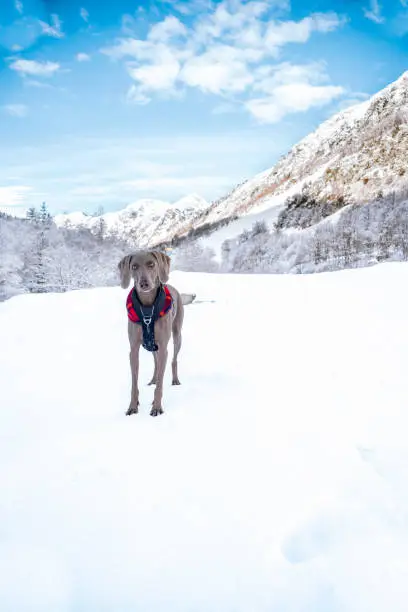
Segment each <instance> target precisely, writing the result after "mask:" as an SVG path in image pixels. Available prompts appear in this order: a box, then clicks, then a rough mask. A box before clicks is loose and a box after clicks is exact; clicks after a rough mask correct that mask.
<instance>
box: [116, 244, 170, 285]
mask: <svg viewBox="0 0 408 612" xmlns="http://www.w3.org/2000/svg"><path fill="white" fill-rule="evenodd" d="M118 268H119V273H120V284H121V286H122V287H123V289H126V288H127V287H128V286H129V283H130V278H131V277H132V278H133V281H134V285H135V287H136V290H137V291H138V292H139V291H140V292H141V293H148V292H149V291H152V290H153V289H155V288H156V287H158V286H159V284H160V283H167V281H168V280H169V272H170V257H169V256H168V255H165V254H164V253H161V252H160V251H137V252H136V253H131V254H130V255H126V256H125V257H123V259H121V261H120V262H119V264H118Z"/></svg>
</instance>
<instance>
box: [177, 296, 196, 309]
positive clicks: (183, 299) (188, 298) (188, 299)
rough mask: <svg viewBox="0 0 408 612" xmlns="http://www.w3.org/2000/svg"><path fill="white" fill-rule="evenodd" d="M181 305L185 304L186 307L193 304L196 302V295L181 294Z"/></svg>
mask: <svg viewBox="0 0 408 612" xmlns="http://www.w3.org/2000/svg"><path fill="white" fill-rule="evenodd" d="M180 295H181V303H182V304H183V306H186V305H187V304H191V302H194V300H195V299H196V294H195V293H181V294H180Z"/></svg>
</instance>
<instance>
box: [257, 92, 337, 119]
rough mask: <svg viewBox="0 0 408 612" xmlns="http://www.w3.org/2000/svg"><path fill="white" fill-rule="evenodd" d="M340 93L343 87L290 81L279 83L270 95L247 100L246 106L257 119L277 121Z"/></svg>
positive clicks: (316, 105) (315, 105) (321, 103)
mask: <svg viewBox="0 0 408 612" xmlns="http://www.w3.org/2000/svg"><path fill="white" fill-rule="evenodd" d="M342 94H344V89H343V87H339V86H335V85H311V84H310V83H291V84H286V85H279V86H278V87H276V88H275V90H274V93H273V94H272V95H270V96H267V97H265V98H255V99H253V100H249V101H248V102H247V103H246V107H247V109H248V110H249V112H250V113H251V114H252V115H253V116H254V117H255V118H256V119H257V120H258V121H260V122H262V123H277V122H278V121H280V120H281V119H283V117H285V116H286V115H288V114H291V113H299V112H305V111H307V110H309V109H310V108H313V107H320V106H324V105H325V104H328V103H329V102H331V101H332V100H333V99H335V98H338V97H339V96H341V95H342Z"/></svg>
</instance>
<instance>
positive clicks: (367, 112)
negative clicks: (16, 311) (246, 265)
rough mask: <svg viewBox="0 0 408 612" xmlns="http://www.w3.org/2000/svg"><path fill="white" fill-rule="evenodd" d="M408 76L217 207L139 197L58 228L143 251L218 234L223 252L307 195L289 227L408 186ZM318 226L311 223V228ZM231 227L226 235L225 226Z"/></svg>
mask: <svg viewBox="0 0 408 612" xmlns="http://www.w3.org/2000/svg"><path fill="white" fill-rule="evenodd" d="M407 156H408V72H406V73H404V74H403V75H402V76H401V77H400V78H399V79H398V80H397V81H395V82H394V83H392V84H391V85H389V86H388V87H386V88H385V89H383V90H381V91H380V92H378V93H377V94H375V95H374V96H373V97H372V98H370V99H369V100H366V101H365V102H362V103H361V104H358V105H357V106H353V107H351V108H348V109H346V110H344V111H342V112H340V113H338V114H336V115H335V116H333V117H332V118H330V119H329V120H327V121H325V122H324V123H323V124H322V125H321V126H320V127H319V128H318V129H317V130H316V131H315V132H313V133H312V134H309V135H308V136H306V138H304V139H303V140H301V141H300V142H299V143H298V144H297V145H295V146H294V147H293V148H292V149H291V151H289V153H288V154H287V155H285V156H283V157H282V158H281V159H280V160H279V161H278V163H277V164H276V165H275V166H274V167H273V168H271V169H269V170H265V171H263V172H261V173H260V174H258V175H257V176H255V177H254V178H252V179H250V180H248V181H245V182H243V183H241V184H240V185H239V186H237V187H236V188H235V189H233V190H232V192H231V193H230V194H227V195H226V196H224V197H222V198H220V199H219V200H217V201H216V202H212V203H211V204H208V203H206V202H205V201H204V200H203V199H202V198H200V197H199V196H197V195H191V196H186V198H183V199H182V200H180V201H178V202H175V203H174V204H169V203H166V202H162V201H158V200H140V201H138V202H136V203H135V204H131V205H129V206H128V207H127V208H125V209H124V210H122V211H118V212H114V213H107V214H105V215H103V216H102V217H96V218H95V217H89V216H85V215H83V214H82V213H72V214H70V215H58V216H57V217H56V223H57V224H58V225H60V226H61V225H66V224H67V223H68V225H69V226H74V227H77V226H78V225H84V226H86V227H88V228H91V229H93V231H95V232H96V231H98V228H100V227H101V225H100V224H101V219H102V223H103V231H104V232H105V233H106V235H108V236H109V235H112V234H116V235H117V236H118V237H119V238H120V239H125V240H127V241H130V242H131V243H132V244H134V245H138V246H147V245H149V246H154V245H159V244H163V243H169V242H171V241H172V240H173V239H174V238H177V237H185V236H193V237H195V236H201V235H203V234H205V235H207V236H208V235H212V234H214V236H213V237H212V239H211V240H210V241H209V244H210V245H211V246H215V248H216V250H218V251H219V249H220V246H221V244H222V242H223V240H225V239H226V238H231V237H236V236H237V235H238V234H239V233H240V232H242V230H243V229H250V227H251V226H252V224H253V223H254V222H255V221H258V220H265V221H266V222H267V224H268V225H269V226H272V225H273V224H274V223H275V222H276V219H277V216H278V215H279V214H280V213H282V211H283V213H285V210H286V207H287V202H288V199H289V198H291V197H293V196H296V195H297V194H299V193H304V194H306V196H307V203H306V206H304V207H303V208H302V207H300V209H299V207H298V206H296V211H295V214H293V210H289V211H288V212H287V214H286V215H285V214H284V217H285V218H284V223H283V226H284V227H285V228H288V227H297V226H298V219H299V212H302V210H304V209H305V208H313V209H314V211H315V213H314V216H313V220H312V221H313V223H314V222H315V221H316V219H318V220H320V219H322V218H324V217H326V216H330V215H332V214H333V213H335V212H336V211H338V210H341V209H342V208H343V207H344V206H346V205H349V204H360V203H364V202H370V201H372V200H374V199H376V198H378V197H381V196H387V194H389V193H392V192H397V193H401V192H404V191H406V190H407V188H408V168H407V162H406V160H407ZM312 221H311V223H312ZM226 225H229V226H230V227H229V229H228V230H226V229H225V226H226Z"/></svg>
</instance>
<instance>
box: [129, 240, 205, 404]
mask: <svg viewBox="0 0 408 612" xmlns="http://www.w3.org/2000/svg"><path fill="white" fill-rule="evenodd" d="M118 268H119V272H120V280H121V286H122V287H123V289H126V288H127V287H128V286H129V282H130V278H131V277H132V278H133V281H134V289H135V291H136V295H137V300H138V302H139V304H140V305H141V306H142V308H143V307H151V306H152V305H153V304H154V303H155V299H156V296H157V295H158V288H159V287H160V286H161V285H162V284H164V283H167V281H168V278H169V272H170V257H169V256H168V255H165V254H164V253H161V252H160V251H144V250H140V251H137V252H135V253H131V254H130V255H126V257H123V259H122V260H121V261H120V262H119V265H118ZM167 288H168V290H169V293H170V295H171V298H172V303H171V307H170V309H169V310H168V312H167V313H166V314H165V315H164V316H161V317H159V318H158V319H157V320H156V321H155V323H154V340H155V343H156V348H157V350H156V351H154V352H153V355H154V374H153V378H152V380H151V381H150V383H149V384H150V385H156V388H155V391H154V399H153V405H152V409H151V412H150V414H151V416H157V415H159V414H162V413H163V407H162V396H163V378H164V372H165V369H166V364H167V355H168V350H167V347H168V343H169V340H170V336H171V335H173V343H174V354H173V361H172V364H171V365H172V375H173V379H172V384H173V385H179V384H180V381H179V378H178V373H177V356H178V354H179V351H180V348H181V328H182V325H183V318H184V304H190V303H191V302H192V301H193V300H194V298H195V295H194V294H185V293H184V294H180V293H179V292H178V291H177V289H175V288H174V287H172V286H170V285H167ZM128 335H129V342H130V368H131V372H132V392H131V399H130V405H129V408H128V410H127V412H126V414H127V415H131V414H136V413H137V412H138V411H139V387H138V375H139V350H140V346H141V345H142V342H143V332H142V326H141V325H139V324H137V323H134V322H133V321H132V320H130V319H129V321H128ZM149 350H151V349H149Z"/></svg>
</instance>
